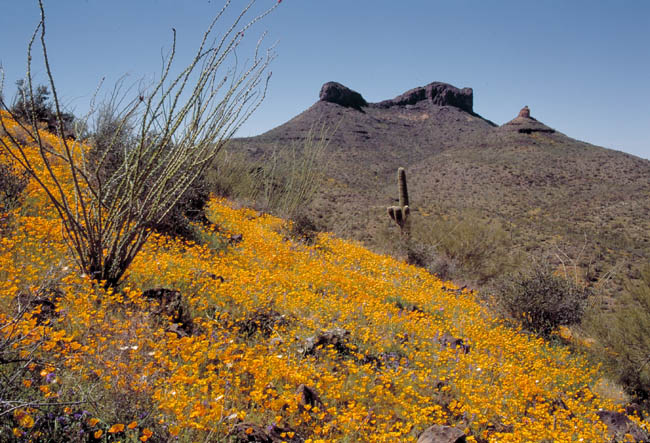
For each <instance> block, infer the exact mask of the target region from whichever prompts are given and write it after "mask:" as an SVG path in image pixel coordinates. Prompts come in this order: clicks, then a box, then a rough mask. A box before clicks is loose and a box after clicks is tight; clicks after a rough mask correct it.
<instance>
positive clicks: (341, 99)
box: [319, 82, 368, 110]
mask: <svg viewBox="0 0 650 443" xmlns="http://www.w3.org/2000/svg"><path fill="white" fill-rule="evenodd" d="M319 97H320V100H321V101H324V102H330V103H336V104H337V105H341V106H343V107H346V108H354V109H358V110H361V108H362V107H364V106H368V103H367V102H366V100H365V99H364V98H363V97H362V96H361V94H359V93H358V92H357V91H353V90H352V89H350V88H348V87H346V86H343V85H342V84H340V83H337V82H327V83H325V84H324V85H323V86H322V87H321V89H320V95H319Z"/></svg>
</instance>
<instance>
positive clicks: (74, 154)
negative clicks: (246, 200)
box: [0, 0, 277, 287]
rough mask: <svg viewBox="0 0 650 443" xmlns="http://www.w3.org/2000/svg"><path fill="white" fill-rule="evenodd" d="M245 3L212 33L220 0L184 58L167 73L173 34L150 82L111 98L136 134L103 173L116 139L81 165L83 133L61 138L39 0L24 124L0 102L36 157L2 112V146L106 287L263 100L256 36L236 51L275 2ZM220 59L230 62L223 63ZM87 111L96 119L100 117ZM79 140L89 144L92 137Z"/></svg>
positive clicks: (264, 63)
mask: <svg viewBox="0 0 650 443" xmlns="http://www.w3.org/2000/svg"><path fill="white" fill-rule="evenodd" d="M254 3H255V2H254V1H252V2H250V3H248V4H247V5H246V6H245V7H244V9H243V10H242V11H241V12H240V13H239V14H235V18H234V21H233V23H232V24H230V25H229V26H228V27H226V28H225V29H224V32H222V33H221V35H219V36H217V35H215V34H217V33H218V32H220V31H217V24H219V23H220V22H219V20H220V19H221V18H222V17H223V16H224V14H226V12H227V10H228V7H229V5H230V3H229V2H227V3H226V4H225V5H224V7H223V8H222V9H221V11H220V12H219V13H218V14H217V15H216V17H215V18H214V20H213V21H212V22H211V24H210V26H209V27H208V29H207V31H206V32H205V33H204V35H203V39H202V41H201V42H200V44H199V47H198V49H197V51H196V53H195V55H194V57H193V58H191V61H190V63H189V65H188V66H186V67H185V68H182V69H181V70H180V72H179V73H178V74H176V75H175V74H173V69H172V65H173V63H174V60H175V58H176V37H175V32H174V38H173V41H172V48H171V51H170V53H169V55H168V56H166V57H164V59H163V66H162V70H161V72H162V74H161V77H160V79H159V80H158V82H157V83H155V84H153V85H152V86H151V87H144V86H141V87H139V88H138V91H137V92H136V93H135V94H134V96H133V98H132V99H129V98H128V97H126V96H125V97H122V99H120V100H119V101H118V103H119V110H118V111H117V112H116V114H115V115H117V116H118V127H122V128H127V127H128V126H129V125H130V124H133V125H134V127H135V131H134V134H136V137H135V139H134V140H128V141H129V146H128V147H127V149H124V150H123V151H122V152H121V154H122V155H123V156H122V158H121V160H120V161H121V162H120V163H119V165H117V167H116V168H115V170H114V171H112V172H110V173H108V174H106V175H107V176H106V177H102V174H104V172H103V169H102V167H103V165H102V161H101V159H102V158H106V157H108V155H109V154H111V153H110V152H109V151H110V150H111V149H112V148H113V147H114V146H115V143H108V144H107V145H106V146H105V147H104V148H103V149H104V151H103V152H102V151H101V149H102V148H101V147H100V148H98V149H100V152H99V153H96V154H95V158H99V159H100V161H90V162H89V161H85V157H86V154H87V152H88V148H87V146H88V144H87V143H85V142H86V140H70V139H66V138H65V137H63V136H64V135H65V114H64V113H63V112H62V111H61V106H60V100H59V97H58V94H57V90H56V87H55V84H54V79H53V76H52V73H51V70H50V61H49V59H48V56H47V50H46V44H45V11H44V8H43V3H42V1H40V0H39V5H40V11H41V21H40V23H39V24H38V26H37V29H36V31H35V32H34V34H33V36H32V40H31V41H30V43H29V45H28V51H27V52H28V54H27V59H28V69H27V77H26V80H25V88H26V90H27V91H29V93H27V94H24V97H25V100H26V101H27V102H28V108H29V110H30V111H29V112H30V115H31V119H30V121H29V123H27V124H25V123H23V122H22V121H21V120H20V118H18V117H17V116H16V115H15V114H13V112H12V109H11V108H10V107H9V106H6V104H5V103H4V102H3V103H2V108H4V110H5V111H6V112H7V113H8V114H9V115H11V117H12V118H14V120H16V121H18V122H19V123H18V124H19V126H20V129H22V130H24V131H25V132H27V133H28V134H29V138H30V139H31V140H32V141H33V143H34V144H35V145H36V147H37V149H36V152H35V155H28V153H27V149H28V148H27V147H25V145H24V144H23V143H21V141H20V140H18V138H17V137H16V136H14V134H13V133H12V131H10V130H8V128H7V124H6V123H5V121H4V119H0V122H2V128H3V129H4V131H5V133H7V137H6V139H5V138H2V139H1V140H2V145H1V147H2V148H3V150H4V151H5V152H6V153H7V154H9V155H10V156H11V157H12V158H13V159H14V160H15V161H16V162H17V163H19V164H20V166H21V167H22V168H23V169H24V170H26V171H27V172H28V173H29V175H30V176H31V177H32V178H33V179H34V180H35V182H36V183H37V184H38V185H39V186H40V187H41V189H42V190H43V191H44V193H45V194H46V195H47V197H48V199H49V201H50V202H51V203H52V205H53V206H54V209H55V211H56V213H57V214H58V216H59V217H60V218H61V220H62V222H63V223H62V224H63V229H64V232H65V235H66V239H67V241H68V244H69V246H70V248H71V250H72V251H73V254H74V256H75V258H76V260H77V262H78V264H79V266H80V268H81V269H82V270H83V271H84V272H85V273H87V274H88V275H90V276H92V277H93V278H94V279H95V280H98V281H102V282H104V285H105V286H107V287H108V286H116V285H117V284H118V283H119V281H120V279H121V278H122V276H123V275H124V273H125V272H126V270H127V268H128V267H129V266H130V264H131V263H132V261H133V259H134V258H135V256H136V255H137V254H138V253H139V251H140V250H141V249H142V247H143V245H144V244H145V242H146V241H147V239H148V238H149V236H150V234H151V229H150V228H151V227H152V226H153V225H155V224H156V223H158V222H161V221H162V220H163V219H164V218H165V217H166V216H167V215H168V214H169V213H170V211H171V210H172V208H174V205H175V204H176V203H177V202H178V201H179V200H180V199H181V197H182V196H183V195H184V194H185V193H186V191H187V190H188V189H189V188H190V187H191V186H192V184H193V183H194V182H195V181H196V179H197V178H198V177H200V176H201V174H202V173H203V172H204V171H205V169H206V168H207V167H208V166H209V165H210V163H211V162H212V160H213V159H214V157H215V155H216V154H217V153H218V152H219V150H220V149H221V148H222V147H223V146H224V144H225V143H226V142H227V140H229V139H230V138H231V137H232V136H233V134H234V133H235V131H236V130H237V129H238V128H239V127H240V126H241V125H242V124H243V122H244V121H245V120H246V119H247V118H248V117H249V116H250V115H251V113H252V112H254V111H255V109H257V107H258V106H259V104H260V102H261V101H262V100H263V99H264V96H265V93H266V87H267V85H268V79H269V76H268V75H266V76H265V75H264V74H265V73H266V72H267V68H268V66H269V63H270V61H271V60H272V58H273V52H272V50H267V51H265V52H262V51H261V44H262V41H263V39H260V40H259V41H258V43H257V46H256V47H255V53H254V57H253V58H252V59H251V61H250V63H249V64H248V66H243V67H242V66H240V65H238V62H237V60H238V55H237V54H236V53H237V50H238V48H239V47H240V46H241V43H242V41H243V38H244V35H245V34H248V33H249V31H251V27H252V26H254V25H255V24H256V23H257V22H259V21H260V20H261V19H262V18H263V17H264V16H266V15H267V14H268V13H270V11H271V10H273V9H275V8H276V7H277V3H276V4H274V5H273V6H271V7H270V8H269V9H267V10H266V11H264V12H262V13H261V14H259V15H257V16H254V17H252V18H249V16H250V14H251V13H252V8H253V4H254ZM37 38H38V40H39V41H40V45H41V49H42V56H43V62H44V64H45V68H46V69H45V72H46V74H47V78H48V80H49V89H50V90H51V94H52V100H53V108H54V114H55V117H56V123H57V124H56V128H57V133H58V135H59V136H60V140H58V141H55V140H51V139H48V137H47V136H46V135H45V134H42V133H41V132H39V122H38V120H37V118H36V112H35V110H36V109H37V108H38V105H39V103H40V102H39V97H38V96H37V95H35V94H34V93H33V79H32V76H31V61H32V50H33V47H34V44H35V42H36V40H37ZM229 63H231V64H232V66H231V67H227V66H226V65H228V64H229ZM174 69H175V68H174ZM37 92H38V91H37ZM43 92H44V91H43ZM96 118H99V119H101V114H100V115H99V116H96ZM89 119H90V117H89ZM81 126H86V127H87V126H88V125H81ZM118 135H119V134H118ZM113 138H119V137H117V136H115V137H113ZM46 139H47V140H49V141H46ZM5 140H7V141H5ZM87 141H88V143H92V138H91V139H89V140H87ZM104 154H106V156H105V155H104ZM61 165H62V167H61ZM98 178H99V179H98Z"/></svg>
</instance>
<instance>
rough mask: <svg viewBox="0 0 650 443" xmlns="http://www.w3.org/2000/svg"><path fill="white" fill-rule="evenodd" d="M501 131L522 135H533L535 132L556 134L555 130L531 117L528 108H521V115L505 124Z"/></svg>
mask: <svg viewBox="0 0 650 443" xmlns="http://www.w3.org/2000/svg"><path fill="white" fill-rule="evenodd" d="M500 129H501V130H503V131H509V132H518V133H520V134H532V133H533V132H544V133H548V134H552V133H553V132H555V129H553V128H549V127H548V126H546V125H545V124H544V123H542V122H540V121H537V120H536V119H534V118H533V117H531V116H530V109H529V108H528V106H524V107H523V108H521V111H519V115H517V117H515V118H514V119H512V120H510V121H509V122H508V123H505V124H504V125H503V126H501V128H500Z"/></svg>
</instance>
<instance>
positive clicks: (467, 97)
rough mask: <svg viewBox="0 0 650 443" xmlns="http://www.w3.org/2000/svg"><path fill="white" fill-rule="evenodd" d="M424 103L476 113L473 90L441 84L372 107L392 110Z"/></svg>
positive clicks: (422, 87) (408, 92) (424, 87)
mask: <svg viewBox="0 0 650 443" xmlns="http://www.w3.org/2000/svg"><path fill="white" fill-rule="evenodd" d="M422 101H428V102H430V103H432V104H434V105H438V106H454V107H456V108H459V109H462V110H463V111H466V112H469V113H473V112H474V110H473V107H474V92H473V91H472V88H463V89H458V88H457V87H455V86H452V85H450V84H447V83H441V82H433V83H429V84H428V85H426V86H421V87H419V88H415V89H411V90H410V91H407V92H405V93H404V94H402V95H398V96H397V97H395V98H394V99H392V100H384V101H381V102H379V103H373V104H371V105H370V106H373V107H377V108H390V107H393V106H406V105H415V104H417V103H419V102H422Z"/></svg>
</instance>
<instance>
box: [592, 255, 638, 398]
mask: <svg viewBox="0 0 650 443" xmlns="http://www.w3.org/2000/svg"><path fill="white" fill-rule="evenodd" d="M640 277H641V278H640V279H639V280H637V281H628V282H627V284H626V289H625V290H624V291H623V292H621V294H620V297H619V298H618V299H617V300H616V306H615V307H614V309H613V310H609V311H604V310H603V309H602V307H601V306H599V305H597V304H595V305H594V306H593V308H592V309H590V310H589V312H588V315H587V316H586V320H585V329H586V330H587V331H588V332H589V333H590V334H591V335H593V337H594V338H595V343H594V344H593V345H592V351H593V353H594V354H595V355H596V356H597V357H598V358H599V359H600V360H601V361H602V362H604V363H605V367H606V368H608V370H609V371H610V373H611V374H612V375H613V377H614V379H615V380H617V381H618V382H619V383H621V384H622V385H623V387H624V388H625V390H626V391H627V392H628V394H630V395H633V396H634V397H635V398H636V399H637V400H639V401H641V402H642V403H643V404H644V405H645V407H646V408H648V407H649V406H650V265H646V267H645V268H644V269H643V270H642V272H641V276H640Z"/></svg>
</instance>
